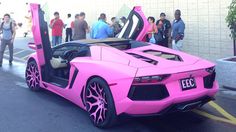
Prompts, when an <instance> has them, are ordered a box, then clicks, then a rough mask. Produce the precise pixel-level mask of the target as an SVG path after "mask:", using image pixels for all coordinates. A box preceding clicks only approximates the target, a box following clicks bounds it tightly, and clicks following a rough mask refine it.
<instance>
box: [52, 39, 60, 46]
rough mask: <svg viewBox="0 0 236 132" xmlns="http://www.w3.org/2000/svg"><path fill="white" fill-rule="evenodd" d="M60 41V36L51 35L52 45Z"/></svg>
mask: <svg viewBox="0 0 236 132" xmlns="http://www.w3.org/2000/svg"><path fill="white" fill-rule="evenodd" d="M61 43H62V36H52V47H54V46H56V45H58V44H61Z"/></svg>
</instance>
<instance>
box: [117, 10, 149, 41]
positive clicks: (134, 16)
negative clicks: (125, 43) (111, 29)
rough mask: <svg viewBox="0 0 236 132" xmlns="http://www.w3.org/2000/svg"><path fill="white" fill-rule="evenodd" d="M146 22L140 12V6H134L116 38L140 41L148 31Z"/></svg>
mask: <svg viewBox="0 0 236 132" xmlns="http://www.w3.org/2000/svg"><path fill="white" fill-rule="evenodd" d="M148 25H149V24H148V21H147V18H146V17H145V15H144V13H143V12H142V9H141V6H135V7H134V8H133V10H131V12H130V13H129V16H128V18H127V22H126V23H125V25H124V27H123V29H122V30H121V32H120V34H119V35H118V38H125V39H132V40H138V41H141V40H143V38H144V37H145V35H146V33H147V30H148Z"/></svg>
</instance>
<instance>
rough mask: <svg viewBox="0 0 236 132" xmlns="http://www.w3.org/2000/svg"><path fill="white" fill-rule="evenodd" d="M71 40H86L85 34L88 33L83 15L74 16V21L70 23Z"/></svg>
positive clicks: (82, 13)
mask: <svg viewBox="0 0 236 132" xmlns="http://www.w3.org/2000/svg"><path fill="white" fill-rule="evenodd" d="M71 27H72V34H73V35H72V36H73V37H72V38H73V40H81V39H86V34H87V33H89V26H88V23H87V22H86V21H85V13H84V12H81V13H80V14H76V15H75V21H74V22H72V23H71Z"/></svg>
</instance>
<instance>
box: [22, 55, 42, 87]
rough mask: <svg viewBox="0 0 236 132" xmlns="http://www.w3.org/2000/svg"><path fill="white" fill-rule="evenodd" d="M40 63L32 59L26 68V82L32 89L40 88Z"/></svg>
mask: <svg viewBox="0 0 236 132" xmlns="http://www.w3.org/2000/svg"><path fill="white" fill-rule="evenodd" d="M39 74H40V73H39V70H38V65H37V63H36V62H35V60H30V61H29V62H28V64H27V67H26V70H25V79H26V84H27V85H28V87H29V89H30V90H33V91H38V90H40V89H41V88H40V75H39Z"/></svg>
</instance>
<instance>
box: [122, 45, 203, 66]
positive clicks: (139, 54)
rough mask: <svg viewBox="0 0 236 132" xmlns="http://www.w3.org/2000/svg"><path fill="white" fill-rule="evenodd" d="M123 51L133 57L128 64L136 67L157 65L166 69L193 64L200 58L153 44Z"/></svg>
mask: <svg viewBox="0 0 236 132" xmlns="http://www.w3.org/2000/svg"><path fill="white" fill-rule="evenodd" d="M125 53H127V54H128V55H130V56H132V57H133V59H131V61H130V64H129V65H130V66H133V67H137V68H145V67H153V68H157V67H158V68H161V69H162V68H163V69H166V68H171V67H180V66H188V65H193V64H195V63H197V62H198V61H199V60H201V59H200V58H198V57H195V56H192V55H189V54H186V53H183V52H179V51H175V50H172V49H168V48H165V47H162V46H157V45H153V44H151V45H150V46H145V47H140V48H135V49H131V50H127V51H125Z"/></svg>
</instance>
